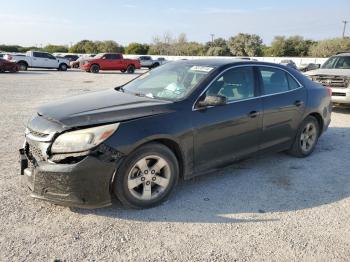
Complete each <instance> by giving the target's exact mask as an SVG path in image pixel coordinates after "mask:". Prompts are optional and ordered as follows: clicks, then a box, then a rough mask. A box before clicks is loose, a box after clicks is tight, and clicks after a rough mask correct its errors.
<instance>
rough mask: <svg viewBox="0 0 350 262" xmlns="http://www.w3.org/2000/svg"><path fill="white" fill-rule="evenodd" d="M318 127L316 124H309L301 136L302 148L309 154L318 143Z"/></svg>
mask: <svg viewBox="0 0 350 262" xmlns="http://www.w3.org/2000/svg"><path fill="white" fill-rule="evenodd" d="M316 136H317V131H316V126H315V124H314V123H308V124H307V125H306V126H305V127H304V129H303V132H302V133H301V136H300V146H301V149H302V150H303V151H304V152H308V151H310V150H311V149H312V147H313V145H314V144H315V142H316Z"/></svg>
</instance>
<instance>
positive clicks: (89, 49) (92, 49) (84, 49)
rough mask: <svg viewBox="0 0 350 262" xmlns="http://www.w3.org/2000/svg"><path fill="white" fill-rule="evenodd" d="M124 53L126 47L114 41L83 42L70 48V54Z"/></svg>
mask: <svg viewBox="0 0 350 262" xmlns="http://www.w3.org/2000/svg"><path fill="white" fill-rule="evenodd" d="M123 51H124V47H122V46H121V45H119V44H118V43H116V42H115V41H112V40H107V41H95V42H94V41H91V40H82V41H80V42H78V43H76V44H75V45H73V46H72V47H71V48H69V53H82V54H85V53H89V54H96V53H109V52H111V53H113V52H116V53H122V52H123Z"/></svg>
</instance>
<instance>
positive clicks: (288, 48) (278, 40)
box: [270, 35, 314, 56]
mask: <svg viewBox="0 0 350 262" xmlns="http://www.w3.org/2000/svg"><path fill="white" fill-rule="evenodd" d="M313 43H314V42H313V41H311V40H304V38H303V37H302V36H298V35H296V36H290V37H288V38H286V37H285V36H275V38H274V40H273V41H272V43H271V48H270V53H271V55H272V56H307V55H308V53H309V49H310V47H311V45H312V44H313Z"/></svg>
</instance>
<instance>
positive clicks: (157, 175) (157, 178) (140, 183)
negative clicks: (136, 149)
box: [128, 155, 171, 201]
mask: <svg viewBox="0 0 350 262" xmlns="http://www.w3.org/2000/svg"><path fill="white" fill-rule="evenodd" d="M170 178H171V172H170V166H169V164H168V163H167V161H166V160H165V159H164V158H162V157H160V156H156V155H151V156H146V157H143V158H142V159H140V160H138V161H137V162H136V164H135V165H134V166H133V168H131V171H130V172H129V175H128V189H129V191H130V193H131V194H132V195H133V196H134V197H135V198H137V199H138V200H142V201H148V200H153V199H155V198H158V197H160V196H161V195H162V193H163V192H165V191H166V189H167V187H168V186H169V183H170Z"/></svg>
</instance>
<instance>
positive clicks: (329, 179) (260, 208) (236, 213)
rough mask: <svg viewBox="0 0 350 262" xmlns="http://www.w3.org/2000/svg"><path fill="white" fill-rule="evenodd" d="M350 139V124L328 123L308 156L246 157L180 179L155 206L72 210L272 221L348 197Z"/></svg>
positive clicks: (163, 218)
mask: <svg viewBox="0 0 350 262" xmlns="http://www.w3.org/2000/svg"><path fill="white" fill-rule="evenodd" d="M344 141H347V142H345V143H344ZM348 141H350V128H329V130H328V131H327V132H326V133H325V134H324V135H323V136H322V137H321V138H320V140H319V144H318V145H317V147H316V149H315V152H314V153H313V154H312V155H311V156H309V157H307V158H294V157H292V156H289V155H287V154H284V153H275V154H269V155H266V156H259V157H256V158H252V159H248V160H244V161H241V162H239V163H236V164H234V165H231V166H229V167H226V168H223V169H221V170H220V171H218V172H213V173H211V174H208V175H205V176H200V177H196V178H194V179H191V180H188V181H181V182H180V183H179V184H178V186H177V189H176V190H175V192H174V194H173V195H172V196H171V197H170V199H169V200H168V201H167V202H165V203H164V204H162V205H160V206H157V207H154V208H151V209H145V210H130V209H126V208H124V207H123V206H122V205H121V204H120V203H119V201H117V200H114V201H113V205H112V206H110V207H106V208H102V209H93V210H88V209H79V208H71V210H72V211H73V212H77V213H79V214H81V215H96V216H106V217H110V218H114V219H122V220H132V221H148V222H154V221H160V222H179V223H252V222H273V221H276V215H275V214H276V213H281V212H290V211H298V210H303V209H311V208H317V207H319V206H322V205H327V204H331V203H334V202H337V201H340V200H342V199H345V198H347V197H349V196H350V175H349V168H350V164H349V162H348V161H344V160H345V159H344V158H343V156H345V155H348V154H349V152H350V142H348ZM337 145H338V146H337ZM339 145H342V146H341V147H339ZM279 217H280V216H279Z"/></svg>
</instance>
